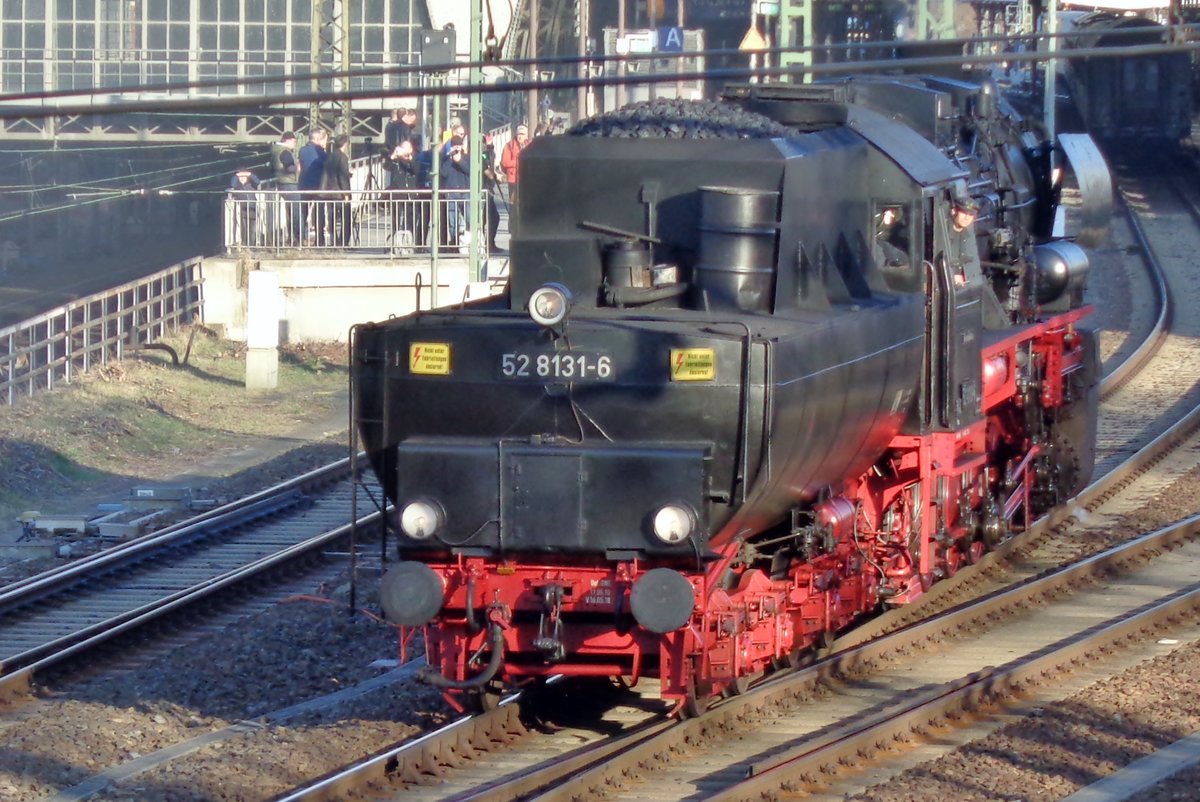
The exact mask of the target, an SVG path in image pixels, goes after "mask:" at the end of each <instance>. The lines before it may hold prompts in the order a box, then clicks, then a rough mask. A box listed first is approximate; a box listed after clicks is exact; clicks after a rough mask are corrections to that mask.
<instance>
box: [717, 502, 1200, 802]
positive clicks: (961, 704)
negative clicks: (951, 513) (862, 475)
mask: <svg viewBox="0 0 1200 802" xmlns="http://www.w3.org/2000/svg"><path fill="white" fill-rule="evenodd" d="M1198 531H1200V516H1193V517H1192V518H1189V519H1187V520H1185V521H1181V522H1179V523H1177V524H1174V525H1172V526H1170V527H1167V528H1165V529H1161V530H1159V531H1157V532H1154V533H1151V534H1149V535H1146V536H1144V537H1143V538H1140V539H1139V540H1138V541H1134V543H1136V544H1137V545H1136V546H1134V545H1133V544H1126V545H1123V546H1122V547H1120V548H1118V549H1112V550H1110V551H1109V552H1105V553H1104V554H1102V555H1098V556H1097V557H1095V558H1092V559H1090V560H1087V561H1085V562H1084V563H1080V564H1076V565H1074V566H1071V567H1070V568H1068V569H1066V570H1065V571H1064V572H1063V575H1061V576H1058V575H1055V576H1051V577H1048V578H1046V579H1045V580H1039V581H1036V582H1033V583H1031V584H1030V585H1029V586H1027V587H1022V588H1017V589H1014V591H1013V592H1012V593H1006V594H1001V595H1000V596H997V597H995V598H994V599H991V600H990V601H989V602H988V603H987V604H986V605H983V606H982V608H981V609H980V608H977V607H972V608H971V609H970V610H965V611H962V616H961V617H962V619H963V620H962V621H961V623H959V624H958V626H959V627H970V626H973V625H977V624H978V623H980V622H982V620H983V619H985V618H987V617H989V616H994V615H997V614H1003V613H1004V612H1005V611H1006V610H1007V609H1011V607H1010V606H1016V605H1027V604H1031V603H1034V602H1035V601H1036V599H1037V598H1038V597H1044V596H1045V595H1046V594H1049V593H1053V592H1055V591H1056V590H1058V589H1059V587H1061V586H1063V585H1066V586H1071V585H1075V584H1079V583H1082V582H1085V581H1088V580H1091V579H1102V578H1104V576H1106V575H1107V573H1108V572H1111V571H1113V570H1121V569H1122V568H1123V567H1124V566H1125V565H1126V563H1127V562H1128V561H1129V560H1131V559H1135V558H1136V557H1135V556H1131V555H1130V554H1128V553H1127V552H1129V551H1134V552H1137V553H1138V554H1139V555H1142V554H1145V553H1146V552H1148V551H1152V550H1157V549H1160V548H1169V547H1171V546H1172V545H1174V544H1177V543H1179V542H1180V541H1182V540H1185V539H1191V538H1194V537H1195V536H1196V534H1197V532H1198ZM1198 608H1200V588H1197V587H1195V586H1192V587H1191V588H1190V589H1181V590H1175V591H1172V592H1169V593H1166V594H1164V595H1163V596H1162V597H1161V598H1160V599H1159V600H1158V601H1156V602H1155V603H1153V604H1152V605H1151V606H1149V607H1148V608H1146V609H1143V610H1142V611H1141V612H1139V613H1137V614H1136V615H1133V616H1118V617H1116V618H1114V619H1111V620H1110V621H1108V622H1106V623H1104V624H1102V625H1099V626H1092V627H1090V628H1089V629H1088V630H1086V631H1085V632H1084V633H1081V634H1080V635H1078V636H1077V637H1074V638H1070V639H1068V640H1067V641H1066V642H1063V643H1061V644H1060V645H1059V646H1058V647H1057V648H1055V649H1054V650H1053V651H1050V652H1042V651H1039V652H1035V653H1033V654H1031V655H1027V656H1024V657H1021V658H1018V659H1016V660H1014V661H1012V662H1010V663H1008V664H1006V665H1005V666H1002V667H1000V668H997V669H992V670H985V671H983V672H978V673H975V674H971V675H969V676H966V677H963V678H962V679H960V680H958V681H957V682H955V683H952V684H950V685H948V686H943V687H941V688H937V689H933V690H931V691H930V692H928V693H926V694H923V695H921V696H918V697H916V698H914V699H913V700H912V701H911V702H910V703H908V704H907V705H905V706H904V707H903V709H901V710H899V711H896V712H892V713H887V714H879V715H877V716H875V717H873V719H872V720H870V721H868V722H865V723H863V724H861V725H858V726H852V727H849V728H847V729H844V730H842V731H838V732H834V733H830V734H829V735H827V736H826V737H824V738H822V739H820V740H818V741H815V742H813V743H811V744H805V745H801V746H798V747H795V748H793V749H791V750H788V751H786V752H783V753H780V754H779V755H776V756H774V757H772V758H771V759H769V760H763V761H759V762H758V763H755V764H754V765H752V766H751V767H750V769H749V774H750V776H749V778H748V779H746V780H744V781H743V782H741V783H739V784H738V785H736V786H733V787H732V788H729V789H727V790H726V791H723V792H721V793H718V794H715V795H713V796H712V797H710V799H712V800H719V802H733V800H748V799H759V798H761V794H763V793H765V792H767V791H769V790H770V791H774V790H777V789H778V788H780V787H781V786H785V787H792V786H796V785H799V784H817V783H819V781H818V780H817V778H818V777H819V776H820V775H822V774H824V775H829V774H831V773H833V772H835V771H836V770H837V768H838V767H839V765H840V766H845V765H847V764H848V763H852V762H854V761H857V760H860V759H861V757H862V756H863V755H865V754H869V753H870V752H872V751H874V750H875V749H877V748H878V747H879V746H880V745H881V744H886V743H888V742H889V741H894V740H900V739H903V738H906V737H908V736H909V735H910V734H911V733H912V732H914V731H919V730H920V729H922V728H925V727H929V726H932V725H933V724H935V723H937V722H939V721H952V720H956V719H958V718H960V717H961V716H962V715H963V714H964V713H969V712H972V711H974V710H978V709H979V708H981V707H982V706H984V705H989V704H994V705H1000V706H1003V705H1004V703H1005V700H1006V699H1007V698H1008V697H1011V696H1013V695H1014V694H1017V693H1021V692H1027V691H1028V690H1029V689H1030V688H1032V687H1037V686H1040V685H1043V684H1045V683H1046V682H1047V681H1049V680H1050V679H1052V678H1053V677H1054V676H1055V675H1056V674H1057V673H1059V672H1060V671H1064V670H1067V669H1069V668H1070V666H1071V665H1072V664H1077V663H1079V662H1081V661H1082V660H1083V659H1084V658H1086V657H1088V656H1090V655H1093V654H1095V653H1096V652H1098V651H1102V650H1105V649H1110V648H1112V647H1113V646H1115V645H1116V644H1118V643H1119V642H1121V641H1125V640H1134V639H1137V638H1138V637H1140V633H1142V632H1148V631H1153V630H1155V629H1157V628H1159V627H1162V626H1164V625H1166V624H1168V623H1170V621H1171V620H1172V619H1175V618H1178V617H1180V616H1184V615H1190V614H1193V613H1194V612H1195V611H1196V610H1197V609H1198ZM952 618H953V617H952Z"/></svg>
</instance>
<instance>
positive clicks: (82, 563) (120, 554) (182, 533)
mask: <svg viewBox="0 0 1200 802" xmlns="http://www.w3.org/2000/svg"><path fill="white" fill-rule="evenodd" d="M349 474H350V458H349V457H344V458H342V459H340V460H338V461H337V462H333V463H330V464H329V465H324V466H322V467H320V468H317V469H315V470H312V471H309V472H308V473H305V474H301V475H300V476H296V477H293V478H291V479H288V480H287V481H285V482H281V483H279V484H277V485H273V486H271V487H268V488H266V489H264V490H260V491H258V492H257V493H252V494H251V495H249V496H246V497H245V498H241V499H238V500H237V501H231V502H229V503H228V504H223V505H221V506H220V507H216V508H214V509H211V510H207V511H205V512H202V513H200V514H198V515H195V516H192V517H190V518H188V519H187V520H184V521H180V522H178V523H175V524H172V525H171V526H167V527H164V528H162V529H159V530H157V531H155V532H150V533H147V534H145V535H142V536H141V537H137V538H134V539H132V540H129V541H126V542H124V543H120V544H118V545H115V546H113V547H112V548H108V549H104V550H103V551H99V552H96V553H95V554H91V555H88V556H87V557H81V558H79V559H78V560H74V561H72V562H70V563H67V564H66V565H63V566H60V567H58V568H54V569H51V570H49V571H43V572H42V573H40V574H34V575H33V576H30V577H26V578H24V579H20V580H17V581H15V582H10V583H8V584H6V585H4V586H2V587H0V614H2V613H5V612H8V611H10V610H13V609H15V608H16V607H19V606H23V605H25V604H28V603H30V602H32V601H35V600H37V599H38V598H41V597H42V596H44V595H46V594H49V593H55V592H57V591H59V590H61V589H62V588H63V587H66V586H68V585H70V584H72V583H74V582H76V581H78V580H79V579H80V578H81V577H84V576H94V575H96V573H97V572H98V571H100V570H102V569H111V568H115V567H119V566H121V565H123V564H127V563H128V562H129V561H131V560H137V559H144V558H145V557H147V556H149V555H150V553H152V552H153V551H154V550H156V549H160V548H162V547H164V546H167V545H177V544H179V543H184V542H187V541H188V540H190V539H192V538H194V537H198V536H203V535H205V534H207V533H206V532H204V531H203V530H204V528H205V527H211V526H219V525H222V524H224V523H227V522H230V521H237V522H238V523H241V522H242V520H240V518H242V517H244V516H245V514H246V513H247V511H248V510H247V508H255V509H266V508H270V507H271V506H273V505H275V504H279V503H282V502H284V501H292V502H294V500H295V499H294V497H291V496H289V494H292V493H293V492H295V491H303V490H307V489H310V488H312V487H314V486H319V485H323V484H328V483H331V482H337V481H340V480H342V479H344V478H346V477H347V476H349Z"/></svg>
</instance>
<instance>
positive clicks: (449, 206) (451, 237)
mask: <svg viewBox="0 0 1200 802" xmlns="http://www.w3.org/2000/svg"><path fill="white" fill-rule="evenodd" d="M441 176H442V179H441V180H442V191H443V192H444V193H445V196H444V197H445V199H446V215H445V218H444V219H445V220H446V225H447V229H446V234H447V236H446V237H445V238H444V239H443V240H442V241H441V242H440V243H439V244H443V243H444V244H446V245H458V246H459V250H462V249H463V247H464V246H465V245H466V244H467V243H468V242H470V232H469V231H468V230H467V222H468V219H469V218H468V217H467V201H468V199H469V197H470V191H471V163H470V161H468V159H467V145H466V142H465V141H464V140H463V138H462V137H461V136H454V137H451V139H450V141H449V142H448V143H447V148H446V153H445V155H444V156H442V164H441Z"/></svg>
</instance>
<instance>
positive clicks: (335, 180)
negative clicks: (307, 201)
mask: <svg viewBox="0 0 1200 802" xmlns="http://www.w3.org/2000/svg"><path fill="white" fill-rule="evenodd" d="M349 148H350V137H348V136H346V135H345V134H338V135H337V137H336V138H335V139H334V140H333V149H332V150H331V151H330V152H329V156H327V157H326V159H325V168H324V169H323V170H322V171H321V191H322V193H323V195H324V197H325V203H327V204H328V205H329V209H330V216H331V220H330V228H331V230H332V233H333V244H334V245H338V246H342V247H344V246H346V245H348V244H349V243H350V156H349V154H348V150H349Z"/></svg>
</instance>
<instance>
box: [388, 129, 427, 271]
mask: <svg viewBox="0 0 1200 802" xmlns="http://www.w3.org/2000/svg"><path fill="white" fill-rule="evenodd" d="M413 155H414V154H413V145H412V142H411V141H410V140H407V139H402V140H400V142H399V143H397V144H396V146H395V147H394V148H392V152H391V153H390V154H389V155H388V160H387V163H386V167H387V169H388V197H389V199H390V201H391V204H392V233H391V238H392V249H393V251H394V250H395V249H396V248H398V247H401V246H403V247H406V248H408V247H416V246H420V245H421V244H422V240H423V239H424V238H423V236H422V234H423V232H424V230H425V221H426V220H427V219H428V214H427V212H426V207H427V206H428V204H429V202H428V201H427V200H425V199H423V198H421V197H420V194H421V193H420V192H419V189H420V168H419V166H418V165H417V162H416V160H415V159H414V158H413ZM405 242H407V244H405Z"/></svg>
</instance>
